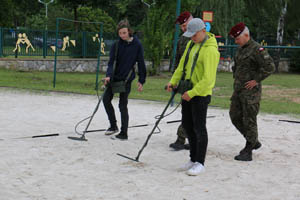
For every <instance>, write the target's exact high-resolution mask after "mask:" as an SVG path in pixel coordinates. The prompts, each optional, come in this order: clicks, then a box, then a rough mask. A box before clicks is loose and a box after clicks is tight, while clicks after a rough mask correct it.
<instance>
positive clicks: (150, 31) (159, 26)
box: [143, 6, 171, 75]
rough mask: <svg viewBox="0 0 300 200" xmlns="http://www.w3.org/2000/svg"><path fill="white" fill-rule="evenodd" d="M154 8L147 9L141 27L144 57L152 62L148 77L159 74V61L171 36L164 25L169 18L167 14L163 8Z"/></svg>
mask: <svg viewBox="0 0 300 200" xmlns="http://www.w3.org/2000/svg"><path fill="white" fill-rule="evenodd" d="M155 8H156V9H154V6H153V8H150V9H149V11H148V13H147V19H146V21H145V24H144V27H143V33H144V42H143V44H144V48H145V55H146V58H148V59H149V60H150V61H151V62H152V68H151V70H149V73H150V75H156V74H158V73H159V67H160V63H161V59H162V58H163V56H164V53H165V48H166V46H167V44H168V40H170V35H171V34H170V32H169V31H168V29H167V26H166V25H165V21H168V20H167V18H168V17H169V14H168V13H166V12H165V6H161V7H159V8H157V7H155Z"/></svg>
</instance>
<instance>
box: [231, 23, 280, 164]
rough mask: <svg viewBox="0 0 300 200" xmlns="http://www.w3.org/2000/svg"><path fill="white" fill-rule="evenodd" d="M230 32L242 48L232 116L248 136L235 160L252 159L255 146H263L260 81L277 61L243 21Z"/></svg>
mask: <svg viewBox="0 0 300 200" xmlns="http://www.w3.org/2000/svg"><path fill="white" fill-rule="evenodd" d="M229 35H230V36H231V37H233V38H234V39H235V43H236V44H238V45H239V48H238V50H237V52H236V55H235V57H234V66H233V67H232V71H233V78H234V84H233V87H234V92H233V95H232V97H231V105H230V111H229V114H230V118H231V121H232V123H233V125H234V126H235V127H236V128H237V129H238V131H239V132H240V133H241V134H242V135H243V136H244V137H245V139H246V145H245V147H244V148H243V149H242V150H241V151H240V153H239V155H237V156H235V157H234V159H235V160H240V161H251V160H252V150H255V149H258V148H260V147H261V143H260V142H259V141H258V132H257V120H256V116H257V114H258V112H259V105H260V99H261V92H262V87H261V81H262V80H264V79H265V78H267V77H268V76H269V75H270V74H271V73H273V72H274V67H275V66H274V62H273V59H272V58H271V57H270V55H269V54H268V52H267V51H266V50H265V49H264V48H263V47H262V46H261V45H260V44H258V43H257V42H255V41H254V40H253V39H251V38H250V33H249V29H248V28H247V27H246V26H245V24H244V23H239V24H237V25H235V26H234V27H232V29H231V31H230V33H229Z"/></svg>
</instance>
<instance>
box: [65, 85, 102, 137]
mask: <svg viewBox="0 0 300 200" xmlns="http://www.w3.org/2000/svg"><path fill="white" fill-rule="evenodd" d="M106 90H107V87H105V89H104V91H103V93H102V95H101V97H100V98H99V100H98V103H97V105H96V107H95V109H94V112H93V114H92V115H91V117H90V120H89V122H88V124H87V126H86V127H85V129H84V131H83V134H82V136H81V137H80V138H76V137H68V138H69V139H71V140H80V141H87V139H86V138H85V133H87V132H88V128H89V126H90V124H91V122H92V120H93V118H94V116H95V114H96V112H97V111H98V108H99V105H100V103H101V101H102V99H103V96H104V94H105V93H106Z"/></svg>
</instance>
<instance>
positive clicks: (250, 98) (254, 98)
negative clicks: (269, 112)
mask: <svg viewBox="0 0 300 200" xmlns="http://www.w3.org/2000/svg"><path fill="white" fill-rule="evenodd" d="M246 99H247V103H248V104H256V103H259V101H260V95H259V94H253V95H251V96H246Z"/></svg>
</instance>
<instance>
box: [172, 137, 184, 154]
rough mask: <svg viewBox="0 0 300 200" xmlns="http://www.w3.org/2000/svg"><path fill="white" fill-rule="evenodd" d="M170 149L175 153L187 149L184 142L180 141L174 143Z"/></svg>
mask: <svg viewBox="0 0 300 200" xmlns="http://www.w3.org/2000/svg"><path fill="white" fill-rule="evenodd" d="M169 147H171V148H172V149H174V150H175V151H180V150H183V149H185V146H184V141H183V142H182V141H180V140H178V139H177V140H176V141H175V142H174V143H171V144H170V145H169Z"/></svg>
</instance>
